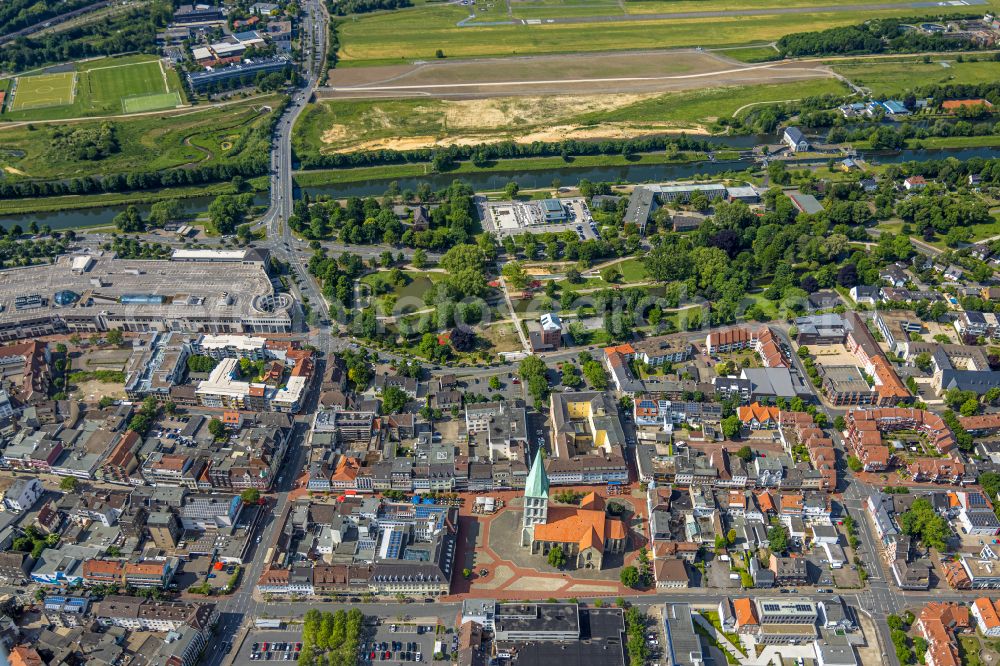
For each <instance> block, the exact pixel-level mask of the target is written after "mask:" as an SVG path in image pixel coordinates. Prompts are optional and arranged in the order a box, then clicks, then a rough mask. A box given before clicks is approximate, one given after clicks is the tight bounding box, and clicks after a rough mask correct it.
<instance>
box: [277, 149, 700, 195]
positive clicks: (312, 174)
mask: <svg viewBox="0 0 1000 666" xmlns="http://www.w3.org/2000/svg"><path fill="white" fill-rule="evenodd" d="M699 159H701V156H700V154H698V153H681V154H678V155H667V154H666V153H641V154H638V155H631V156H629V157H627V158H626V157H623V156H621V155H584V156H582V157H571V158H570V159H569V160H564V159H562V158H561V157H529V158H525V159H511V160H495V161H493V162H491V163H490V164H489V165H487V166H481V167H478V166H476V165H474V164H472V163H471V162H460V163H459V164H458V167H457V168H455V169H452V170H450V171H445V172H444V174H445V175H455V176H461V175H463V174H470V173H489V172H493V171H500V172H503V171H545V170H549V169H572V168H588V167H604V166H630V165H637V164H684V163H687V162H694V161H698V160H699ZM432 175H435V172H434V171H432V170H431V168H430V164H425V163H420V164H389V165H386V166H377V167H358V168H355V169H318V170H315V171H297V172H296V173H295V183H296V185H298V186H299V187H323V186H326V185H339V184H342V183H358V182H364V181H368V180H390V179H393V178H419V177H421V176H432Z"/></svg>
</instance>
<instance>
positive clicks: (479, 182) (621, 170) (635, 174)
mask: <svg viewBox="0 0 1000 666" xmlns="http://www.w3.org/2000/svg"><path fill="white" fill-rule="evenodd" d="M734 138H744V137H734ZM747 138H749V137H747ZM752 145H754V144H752V143H751V146H752ZM727 147H733V148H735V147H736V146H727ZM945 157H955V158H957V159H959V160H967V159H970V158H973V157H985V158H991V157H992V158H995V157H1000V150H997V149H995V148H961V149H950V148H942V149H935V150H928V149H920V150H902V151H899V152H898V153H870V154H867V155H865V158H866V159H867V160H868V161H869V162H872V163H900V162H910V161H914V160H915V161H925V160H936V159H942V158H945ZM807 161H808V162H810V163H815V162H818V161H825V160H816V159H812V160H807ZM751 166H754V161H753V160H750V159H744V160H733V161H724V162H723V161H720V162H708V161H702V162H689V163H687V164H636V165H623V166H604V167H579V168H574V167H572V166H567V167H562V168H559V169H555V170H542V171H486V172H480V173H464V174H460V175H456V174H447V173H443V174H430V175H426V176H418V177H415V178H389V179H385V180H370V181H363V182H355V183H341V184H337V185H324V186H321V187H310V188H306V190H305V191H306V192H307V193H309V195H310V196H315V195H322V194H325V195H328V196H330V197H332V198H334V199H343V198H346V197H363V196H381V195H382V194H384V193H385V191H386V190H387V189H389V183H391V182H392V181H395V182H396V184H397V185H399V189H400V190H415V189H416V188H417V185H419V184H420V183H430V185H431V188H432V189H434V190H439V189H444V188H446V187H448V185H450V184H451V182H452V181H453V180H455V179H456V178H457V179H460V180H463V181H465V182H467V183H469V184H470V185H471V186H472V188H473V189H474V190H476V191H477V192H478V191H484V190H494V191H495V190H502V189H503V188H504V186H505V185H506V184H507V183H508V182H510V181H511V180H515V181H517V184H518V185H519V186H520V187H521V188H522V189H531V188H541V187H548V186H550V185H551V184H552V181H553V180H554V179H556V178H558V179H559V183H560V185H568V186H573V185H576V184H577V183H579V182H580V181H581V180H589V181H591V182H593V183H597V182H612V183H614V182H626V183H646V182H665V181H670V180H679V179H684V178H691V177H693V176H694V175H696V174H715V173H722V172H725V171H743V170H745V169H746V168H747V167H751ZM789 166H790V167H791V166H794V162H792V163H790V164H789Z"/></svg>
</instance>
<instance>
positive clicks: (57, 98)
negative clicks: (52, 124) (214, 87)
mask: <svg viewBox="0 0 1000 666" xmlns="http://www.w3.org/2000/svg"><path fill="white" fill-rule="evenodd" d="M180 89H181V88H180V77H179V76H178V74H177V72H176V71H175V70H174V69H173V68H172V67H164V66H163V65H162V64H161V62H160V60H159V59H158V58H155V57H150V56H125V57H118V58H100V59H98V60H93V61H89V62H85V63H80V64H78V65H77V71H76V72H67V73H61V74H42V75H39V76H22V77H19V78H18V80H17V88H16V90H15V94H14V100H13V101H12V103H11V105H10V107H9V108H8V112H7V113H6V114H4V118H5V119H7V120H49V119H52V120H55V119H58V118H73V117H83V116H102V115H115V114H121V113H139V112H142V111H158V110H160V109H172V108H174V107H176V106H178V105H180V104H183V103H184V98H183V96H182V94H181V92H180Z"/></svg>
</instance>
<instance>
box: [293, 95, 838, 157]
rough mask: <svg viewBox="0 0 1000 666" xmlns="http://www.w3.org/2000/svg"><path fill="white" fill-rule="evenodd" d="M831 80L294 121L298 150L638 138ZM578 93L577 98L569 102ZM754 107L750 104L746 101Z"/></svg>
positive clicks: (687, 127) (410, 104)
mask: <svg viewBox="0 0 1000 666" xmlns="http://www.w3.org/2000/svg"><path fill="white" fill-rule="evenodd" d="M846 91H847V88H846V86H844V84H842V83H840V82H839V81H837V80H836V79H832V78H830V79H815V80H808V81H798V82H794V83H773V84H762V85H748V86H726V87H719V88H708V89H705V90H698V91H692V92H683V93H666V94H638V95H637V94H608V95H592V96H589V97H587V98H582V97H581V98H577V97H575V96H570V97H561V96H555V97H500V98H495V99H485V100H460V101H450V100H367V101H328V102H320V103H318V104H314V105H311V106H310V108H309V109H308V110H307V111H306V112H305V113H303V114H302V115H301V116H300V117H299V120H298V122H297V123H296V125H295V132H294V135H293V145H294V148H295V152H296V154H297V155H299V156H305V155H309V154H315V153H316V152H319V153H321V154H330V153H335V152H355V151H366V150H369V151H370V150H383V149H387V150H411V149H416V148H427V147H431V146H439V145H467V144H471V143H495V142H499V141H516V142H518V143H532V142H535V141H546V142H558V141H561V140H564V139H580V140H586V139H590V140H599V139H605V138H607V139H611V138H636V137H642V136H650V135H657V134H665V133H669V132H680V131H694V132H698V131H702V132H704V131H705V129H706V127H707V126H708V125H710V124H711V123H712V122H714V121H716V120H718V119H719V118H722V117H727V118H728V117H731V116H732V115H733V114H734V113H736V112H737V111H738V110H739V109H741V108H742V107H743V106H745V105H747V104H766V103H768V102H781V101H784V100H788V99H801V98H804V97H811V96H817V95H824V94H836V95H840V94H844V93H845V92H846ZM577 100H579V104H577V103H574V102H576V101H577ZM751 108H752V107H751Z"/></svg>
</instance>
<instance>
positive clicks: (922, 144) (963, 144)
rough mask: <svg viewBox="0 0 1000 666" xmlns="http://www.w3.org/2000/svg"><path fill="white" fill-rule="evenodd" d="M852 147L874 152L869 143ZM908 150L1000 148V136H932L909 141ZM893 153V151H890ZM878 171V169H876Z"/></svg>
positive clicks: (853, 143) (907, 143)
mask: <svg viewBox="0 0 1000 666" xmlns="http://www.w3.org/2000/svg"><path fill="white" fill-rule="evenodd" d="M851 146H852V147H853V148H855V149H857V150H865V151H868V150H872V146H871V143H870V142H868V141H853V142H851ZM906 147H907V148H913V149H919V148H926V149H928V150H943V149H947V148H995V147H1000V135H987V136H930V137H927V138H926V139H908V140H907V141H906ZM890 152H891V151H890ZM875 170H877V167H875Z"/></svg>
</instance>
